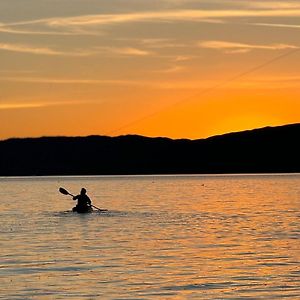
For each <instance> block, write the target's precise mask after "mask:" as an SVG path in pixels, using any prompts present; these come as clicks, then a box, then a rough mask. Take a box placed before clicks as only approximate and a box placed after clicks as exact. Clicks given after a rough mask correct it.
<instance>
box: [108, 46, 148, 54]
mask: <svg viewBox="0 0 300 300" xmlns="http://www.w3.org/2000/svg"><path fill="white" fill-rule="evenodd" d="M106 49H107V50H108V51H109V52H111V53H115V54H121V55H128V56H148V55H151V54H153V53H152V52H150V51H146V50H142V49H138V48H130V47H121V48H113V47H109V48H106Z"/></svg>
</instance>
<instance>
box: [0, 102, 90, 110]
mask: <svg viewBox="0 0 300 300" xmlns="http://www.w3.org/2000/svg"><path fill="white" fill-rule="evenodd" d="M82 103H84V104H86V101H60V102H58V101H56V102H55V101H54V102H15V103H13V102H6V103H0V110H7V109H28V108H43V107H49V106H64V105H75V104H82Z"/></svg>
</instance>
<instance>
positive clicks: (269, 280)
mask: <svg viewBox="0 0 300 300" xmlns="http://www.w3.org/2000/svg"><path fill="white" fill-rule="evenodd" d="M299 183H300V176H298V175H294V176H286V175H285V176H253V175H252V176H192V177H188V176H187V177H184V176H182V177H180V176H179V177H174V176H173V177H172V176H170V177H168V176H166V177H159V176H152V177H121V178H117V177H116V178H109V177H107V178H104V177H98V178H97V177H96V178H92V177H91V178H80V177H79V178H43V179H41V178H32V179H9V180H8V179H1V180H0V188H1V189H0V191H1V192H0V193H1V198H2V202H1V204H0V208H1V214H2V220H1V238H0V239H1V245H2V246H1V254H0V275H1V278H3V280H1V284H0V287H1V290H2V291H3V292H2V293H1V295H0V299H66V298H67V299H155V298H156V299H274V298H277V299H278V298H279V299H281V298H290V299H297V297H298V296H299V294H300V263H299V261H300V250H299V249H300V243H299V239H300V226H299V217H300V212H299V198H300V184H299ZM59 186H65V187H67V188H68V189H70V190H71V191H74V192H76V191H77V190H79V189H80V188H81V187H82V186H85V187H87V189H88V192H89V194H90V195H91V196H92V198H93V200H94V204H95V205H97V206H101V207H104V208H109V210H110V212H109V213H107V214H97V213H93V214H91V215H77V214H73V213H70V212H66V211H67V210H68V209H70V208H71V207H72V205H73V201H72V200H71V199H69V198H68V197H64V196H62V195H59V194H58V193H57V188H58V187H59Z"/></svg>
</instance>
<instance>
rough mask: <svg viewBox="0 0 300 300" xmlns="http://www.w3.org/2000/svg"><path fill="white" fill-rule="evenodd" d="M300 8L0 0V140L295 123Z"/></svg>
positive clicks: (188, 0) (288, 4)
mask: <svg viewBox="0 0 300 300" xmlns="http://www.w3.org/2000/svg"><path fill="white" fill-rule="evenodd" d="M29 8H30V9H29ZM299 16H300V4H299V1H284V2H282V3H281V2H276V1H270V0H265V1H256V0H251V1H245V0H243V1H242V0H240V1H239V0H237V1H223V0H207V1H196V0H185V1H180V0H179V1H171V0H161V1H153V2H152V3H148V1H134V0H131V1H129V0H125V1H124V0H123V1H120V0H116V1H114V2H109V3H108V2H107V1H104V0H97V1H96V0H76V1H75V2H74V3H73V6H72V7H70V6H69V4H68V1H67V0H61V1H60V2H59V4H57V6H53V2H51V1H50V0H45V1H44V2H43V5H42V6H41V5H40V1H38V0H28V1H27V2H26V5H25V3H23V2H22V3H20V1H18V0H11V1H9V2H7V1H3V2H0V18H1V19H0V37H1V39H0V63H1V70H0V120H1V127H0V139H5V138H9V137H27V136H44V135H72V136H74V135H90V134H99V135H120V134H142V135H147V136H169V137H173V138H193V139H194V138H202V137H207V136H211V135H214V134H220V133H226V132H230V131H239V130H244V129H250V128H257V127H263V126H269V125H271V126H275V125H283V124H288V123H297V122H300V101H299V94H300V88H299V83H300V71H299V70H300V68H299V67H300V59H299V58H300V51H298V49H300V42H299V40H298V38H297V37H298V32H299V30H300V23H299V21H298V20H299ZM233 78H234V79H233Z"/></svg>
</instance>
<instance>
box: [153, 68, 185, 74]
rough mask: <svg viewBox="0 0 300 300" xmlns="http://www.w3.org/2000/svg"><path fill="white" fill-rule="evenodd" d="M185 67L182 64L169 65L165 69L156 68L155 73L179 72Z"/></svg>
mask: <svg viewBox="0 0 300 300" xmlns="http://www.w3.org/2000/svg"><path fill="white" fill-rule="evenodd" d="M184 69H185V67H184V66H171V67H169V68H166V69H162V70H157V71H155V72H156V73H179V72H182V71H183V70H184Z"/></svg>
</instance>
